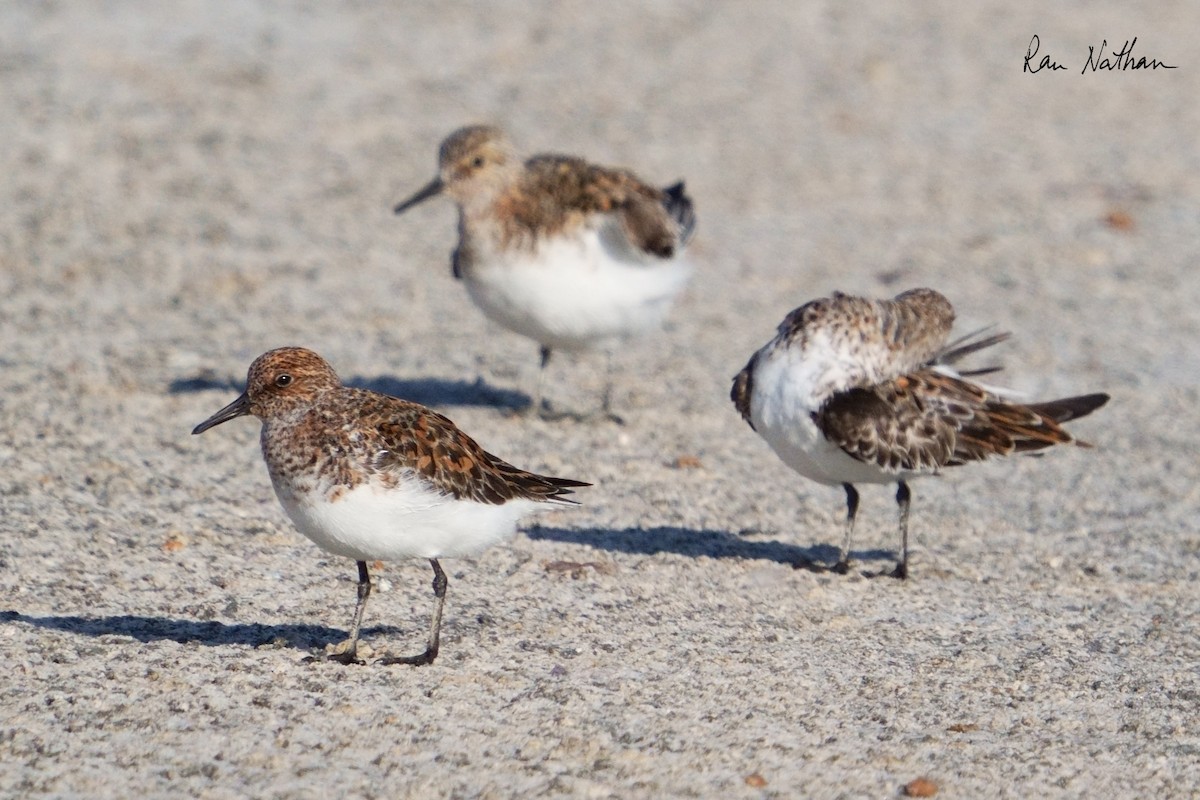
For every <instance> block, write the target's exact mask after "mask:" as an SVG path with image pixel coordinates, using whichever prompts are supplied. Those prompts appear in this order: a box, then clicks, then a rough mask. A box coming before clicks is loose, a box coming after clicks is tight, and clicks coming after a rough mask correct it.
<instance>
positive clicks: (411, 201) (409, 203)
mask: <svg viewBox="0 0 1200 800" xmlns="http://www.w3.org/2000/svg"><path fill="white" fill-rule="evenodd" d="M444 188H446V184H444V183H442V179H441V178H440V177H438V178H434V179H433V180H431V181H430V182H429V183H427V184H425V188H423V189H421V191H419V192H417V193H416V194H414V195H413V196H412V197H410V198H408V199H407V200H405V201H404V202H403V203H401V204H400V205H398V206H396V209H395V210H396V213H397V214H403V213H404V212H405V211H408V210H409V209H410V208H412V207H413V206H415V205H417V204H418V203H424V202H425V201H426V200H428V199H429V198H431V197H434V196H436V195H439V194H441V193H442V189H444Z"/></svg>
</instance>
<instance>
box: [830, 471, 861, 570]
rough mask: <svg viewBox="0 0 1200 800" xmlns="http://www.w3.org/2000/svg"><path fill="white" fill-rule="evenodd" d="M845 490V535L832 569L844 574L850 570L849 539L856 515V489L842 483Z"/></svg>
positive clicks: (852, 533)
mask: <svg viewBox="0 0 1200 800" xmlns="http://www.w3.org/2000/svg"><path fill="white" fill-rule="evenodd" d="M842 488H843V489H845V490H846V535H845V538H843V539H842V554H841V557H840V558H839V559H838V562H837V564H834V566H833V571H834V572H836V573H838V574H839V575H845V574H846V573H847V572H849V571H850V539H851V537H852V536H853V535H854V518H855V517H856V516H857V515H858V490H857V489H855V488H854V486H853V485H852V484H849V483H843V484H842Z"/></svg>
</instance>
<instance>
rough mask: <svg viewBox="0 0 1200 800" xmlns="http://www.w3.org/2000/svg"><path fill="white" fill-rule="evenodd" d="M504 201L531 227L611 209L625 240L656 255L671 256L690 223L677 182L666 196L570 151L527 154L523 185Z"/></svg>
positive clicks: (554, 225)
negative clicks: (672, 191) (616, 217)
mask: <svg viewBox="0 0 1200 800" xmlns="http://www.w3.org/2000/svg"><path fill="white" fill-rule="evenodd" d="M672 189H673V190H675V189H676V187H672ZM507 203H508V204H509V205H508V209H507V210H508V211H509V212H510V213H511V214H512V216H513V218H514V219H516V220H517V221H518V223H520V224H521V225H523V226H524V227H526V228H527V229H529V230H530V231H534V230H562V229H569V228H572V227H575V226H576V225H579V224H581V223H582V222H583V220H584V219H585V218H586V216H587V215H589V214H596V213H601V214H603V213H615V214H617V215H618V216H619V218H620V220H621V224H622V227H623V229H624V231H625V234H626V236H628V237H629V241H630V243H631V244H633V246H634V247H636V248H638V249H640V250H643V251H644V252H646V253H650V254H652V255H655V256H658V257H660V258H670V257H671V256H673V255H674V254H675V250H676V248H677V247H678V246H679V245H680V244H681V243H682V242H681V238H682V237H683V236H684V235H685V234H690V232H691V226H692V225H693V224H694V218H693V217H692V211H691V201H690V200H687V198H686V196H685V195H683V192H682V187H681V186H680V187H678V189H677V190H676V191H674V193H673V194H671V195H668V194H667V193H665V192H664V191H662V190H660V189H656V188H654V187H653V186H649V185H647V184H646V183H644V182H642V181H641V180H640V179H639V178H638V177H637V176H636V175H634V174H633V173H631V172H628V171H626V170H619V169H609V168H606V167H599V166H596V165H594V164H589V163H588V162H586V161H584V160H583V159H579V158H574V157H571V156H559V155H539V156H534V157H533V158H530V159H529V160H528V161H527V162H526V163H525V174H524V178H523V185H522V186H521V187H520V190H519V191H518V192H515V193H513V194H512V195H510V196H509V197H508V198H507ZM668 206H670V209H668ZM680 214H683V215H685V216H684V217H683V218H681V217H680ZM685 219H686V224H685Z"/></svg>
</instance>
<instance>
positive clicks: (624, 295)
mask: <svg viewBox="0 0 1200 800" xmlns="http://www.w3.org/2000/svg"><path fill="white" fill-rule="evenodd" d="M615 240H616V236H615V235H614V234H613V233H611V232H609V233H603V232H602V231H600V230H593V229H588V230H584V231H581V232H580V233H579V234H578V235H574V236H571V237H555V238H551V239H547V240H543V241H542V242H540V243H539V245H538V246H537V249H536V250H535V251H534V252H532V253H531V252H529V251H528V250H519V251H515V252H493V253H490V254H488V255H487V256H485V257H484V258H481V259H480V260H479V261H478V262H476V263H475V264H473V265H472V266H471V267H470V268H469V269H467V270H466V271H465V274H464V275H463V279H464V281H465V282H466V285H467V291H468V293H469V294H470V296H471V299H472V300H473V301H474V302H475V304H476V305H477V306H479V308H480V309H482V311H483V312H484V314H486V315H487V316H488V318H490V319H491V320H493V321H495V322H497V323H499V324H500V325H503V326H504V327H506V328H508V329H509V330H511V331H514V332H516V333H519V334H521V335H523V336H528V337H529V338H531V339H533V340H535V341H537V342H538V343H540V344H543V345H546V346H548V347H551V348H554V349H561V350H584V349H588V348H590V347H594V346H596V345H597V344H599V343H601V342H603V341H605V340H608V339H613V338H618V337H625V336H631V335H636V334H639V333H642V332H645V331H648V330H652V329H655V328H658V327H659V326H661V325H662V322H663V319H664V318H665V317H666V315H667V312H668V311H670V309H671V305H672V304H673V303H674V301H675V298H676V297H677V296H678V295H679V293H680V292H681V291H682V290H683V287H684V284H686V283H687V279H688V277H689V275H690V273H691V268H690V267H689V266H688V264H687V263H686V262H684V261H682V260H681V259H680V258H678V257H676V258H674V259H671V260H667V261H664V260H661V259H657V258H653V257H649V256H645V257H643V255H642V254H635V253H633V252H631V251H630V249H629V248H628V246H627V245H625V246H623V242H621V241H615Z"/></svg>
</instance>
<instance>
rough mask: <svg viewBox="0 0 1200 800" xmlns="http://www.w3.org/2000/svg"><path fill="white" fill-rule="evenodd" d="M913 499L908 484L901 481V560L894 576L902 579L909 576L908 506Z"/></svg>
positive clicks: (897, 502) (897, 491) (897, 496)
mask: <svg viewBox="0 0 1200 800" xmlns="http://www.w3.org/2000/svg"><path fill="white" fill-rule="evenodd" d="M911 500H912V492H910V491H909V490H908V484H907V483H905V482H904V481H900V482H899V486H897V488H896V504H897V505H898V506H900V560H899V561H898V562H897V563H896V568H895V569H894V570H892V577H893V578H899V579H900V580H904V579H905V578H907V577H908V507H909V503H910V502H911Z"/></svg>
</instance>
